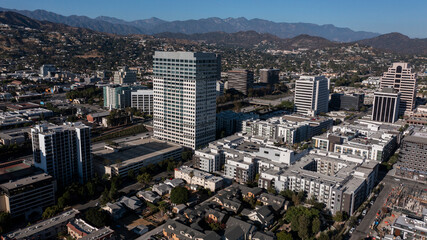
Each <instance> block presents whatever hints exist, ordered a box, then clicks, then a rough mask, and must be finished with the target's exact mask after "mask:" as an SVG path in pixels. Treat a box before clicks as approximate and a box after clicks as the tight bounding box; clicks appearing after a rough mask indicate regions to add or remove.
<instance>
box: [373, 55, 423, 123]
mask: <svg viewBox="0 0 427 240" xmlns="http://www.w3.org/2000/svg"><path fill="white" fill-rule="evenodd" d="M416 78H417V76H416V73H415V72H414V70H413V69H412V68H410V67H409V66H408V63H393V65H392V66H391V67H389V68H388V71H387V72H384V74H383V76H382V77H381V80H380V88H381V89H383V88H386V87H389V88H393V89H395V90H397V91H398V92H399V93H400V103H399V115H403V114H404V113H405V111H412V110H413V109H414V107H415V93H416V89H417V80H416Z"/></svg>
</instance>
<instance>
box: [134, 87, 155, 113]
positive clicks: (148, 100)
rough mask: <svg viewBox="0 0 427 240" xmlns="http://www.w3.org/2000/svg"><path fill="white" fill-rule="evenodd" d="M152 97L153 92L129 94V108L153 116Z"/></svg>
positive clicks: (139, 91)
mask: <svg viewBox="0 0 427 240" xmlns="http://www.w3.org/2000/svg"><path fill="white" fill-rule="evenodd" d="M153 95H154V93H153V90H137V91H136V92H131V107H133V108H136V109H138V110H140V111H142V112H144V113H147V114H153Z"/></svg>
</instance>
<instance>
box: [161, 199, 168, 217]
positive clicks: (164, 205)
mask: <svg viewBox="0 0 427 240" xmlns="http://www.w3.org/2000/svg"><path fill="white" fill-rule="evenodd" d="M166 208H167V204H166V202H164V201H161V202H159V210H160V214H161V215H162V216H163V215H164V214H165V211H166Z"/></svg>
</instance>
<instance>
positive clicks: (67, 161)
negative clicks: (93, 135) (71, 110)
mask: <svg viewBox="0 0 427 240" xmlns="http://www.w3.org/2000/svg"><path fill="white" fill-rule="evenodd" d="M31 138H32V144H33V157H34V165H35V166H36V167H38V168H41V169H43V171H45V172H46V173H47V174H49V175H51V176H53V177H54V178H55V179H56V181H57V183H58V185H60V186H67V185H69V184H71V183H73V182H75V181H78V182H80V183H85V182H87V181H88V180H90V179H92V173H93V166H92V155H91V141H90V128H89V127H88V126H86V125H84V124H83V123H81V122H74V123H70V122H68V123H64V125H59V126H58V125H47V124H42V125H37V126H35V127H34V128H32V129H31Z"/></svg>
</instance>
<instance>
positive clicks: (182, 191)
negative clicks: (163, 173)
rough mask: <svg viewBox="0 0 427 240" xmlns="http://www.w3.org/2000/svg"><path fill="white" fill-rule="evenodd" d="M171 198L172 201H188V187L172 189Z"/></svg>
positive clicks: (179, 202) (180, 202)
mask: <svg viewBox="0 0 427 240" xmlns="http://www.w3.org/2000/svg"><path fill="white" fill-rule="evenodd" d="M170 199H171V202H172V203H175V204H182V203H186V202H187V201H188V189H187V188H185V187H175V188H173V189H172V191H171V195H170Z"/></svg>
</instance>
